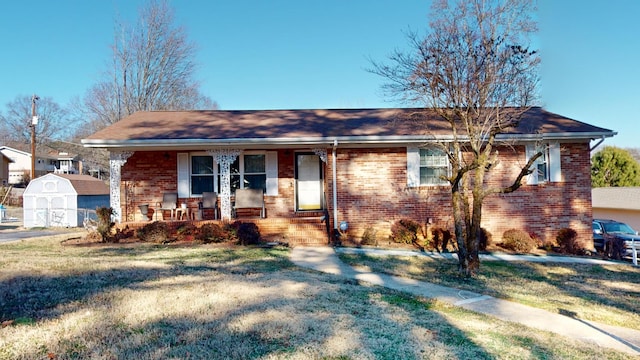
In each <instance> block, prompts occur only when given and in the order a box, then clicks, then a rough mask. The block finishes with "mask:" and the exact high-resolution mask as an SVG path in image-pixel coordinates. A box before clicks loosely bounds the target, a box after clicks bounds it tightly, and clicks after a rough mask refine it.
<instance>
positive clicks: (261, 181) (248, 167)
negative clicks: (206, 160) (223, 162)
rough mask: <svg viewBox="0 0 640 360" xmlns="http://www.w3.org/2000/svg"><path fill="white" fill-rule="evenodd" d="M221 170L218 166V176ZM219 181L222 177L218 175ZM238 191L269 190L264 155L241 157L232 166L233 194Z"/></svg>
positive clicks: (245, 155)
mask: <svg viewBox="0 0 640 360" xmlns="http://www.w3.org/2000/svg"><path fill="white" fill-rule="evenodd" d="M219 169H220V167H219V166H218V174H219V173H220V170H219ZM218 179H220V175H218ZM218 189H219V187H218ZM236 189H263V190H266V189H267V172H266V163H265V155H264V154H244V155H240V156H238V158H237V159H236V161H234V162H233V164H231V192H232V193H233V192H234V191H235V190H236ZM218 192H220V190H218Z"/></svg>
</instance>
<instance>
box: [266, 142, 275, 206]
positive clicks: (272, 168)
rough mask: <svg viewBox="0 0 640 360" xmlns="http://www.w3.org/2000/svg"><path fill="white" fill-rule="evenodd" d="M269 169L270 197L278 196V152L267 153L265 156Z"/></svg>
mask: <svg viewBox="0 0 640 360" xmlns="http://www.w3.org/2000/svg"><path fill="white" fill-rule="evenodd" d="M265 161H266V164H265V165H266V167H267V192H266V194H267V195H269V196H277V195H278V152H277V151H267V154H266V156H265Z"/></svg>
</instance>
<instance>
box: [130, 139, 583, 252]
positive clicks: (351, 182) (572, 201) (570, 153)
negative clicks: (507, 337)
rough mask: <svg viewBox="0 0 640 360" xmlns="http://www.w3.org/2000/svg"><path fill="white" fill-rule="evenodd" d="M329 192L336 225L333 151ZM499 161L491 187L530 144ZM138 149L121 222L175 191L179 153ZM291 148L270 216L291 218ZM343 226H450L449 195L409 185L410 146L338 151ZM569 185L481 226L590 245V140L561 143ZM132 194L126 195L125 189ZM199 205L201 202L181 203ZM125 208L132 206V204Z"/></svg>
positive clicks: (533, 195) (504, 206)
mask: <svg viewBox="0 0 640 360" xmlns="http://www.w3.org/2000/svg"><path fill="white" fill-rule="evenodd" d="M327 152H328V160H327V163H326V165H325V187H326V191H325V193H326V196H327V206H328V208H329V215H330V220H331V221H333V209H332V207H333V202H332V186H333V182H332V169H331V166H332V153H331V149H330V148H329V149H327ZM499 152H500V157H501V160H500V163H499V164H498V166H496V167H495V168H494V169H493V170H492V171H491V172H490V174H489V175H488V176H487V178H486V183H487V184H488V185H492V186H493V185H495V186H506V185H509V184H510V183H511V181H512V179H514V178H515V176H516V174H517V172H518V171H519V168H520V167H521V166H523V165H524V163H525V160H526V159H525V155H524V146H515V147H504V148H500V149H499ZM164 154H165V152H146V151H138V152H136V153H135V154H134V155H133V156H131V157H130V158H129V159H128V160H127V162H126V164H125V165H124V166H123V168H122V194H121V202H122V204H123V209H122V210H123V212H122V214H123V221H127V219H129V220H128V221H131V220H132V217H134V216H135V220H139V219H140V218H141V214H140V211H139V210H138V208H137V205H138V204H140V203H148V204H150V205H151V206H155V204H156V203H157V202H159V201H161V198H162V193H163V192H171V191H177V169H176V168H177V162H176V155H177V153H176V152H166V154H168V160H165V157H164ZM294 154H295V152H294V151H293V150H279V151H278V176H279V180H278V193H279V195H278V196H266V197H265V202H266V208H267V217H268V218H277V217H285V218H287V217H293V216H294V215H295V214H294V190H295V183H294V161H295V156H294ZM336 160H337V167H336V169H337V190H338V201H337V203H338V221H348V223H349V225H350V229H349V235H350V236H353V237H360V236H361V235H362V233H363V232H364V230H365V229H366V228H369V227H374V228H376V229H377V230H378V234H379V236H380V237H386V236H387V235H388V234H389V233H390V227H391V224H392V223H394V222H395V221H397V220H399V219H403V218H410V219H413V220H416V221H419V222H426V221H427V220H428V219H431V220H432V223H433V225H434V226H442V227H448V228H452V216H451V200H450V197H451V194H450V189H449V187H448V186H422V187H419V188H407V153H406V148H405V147H397V148H395V147H394V148H382V149H343V148H338V149H337V157H336ZM561 166H562V176H563V181H562V182H558V183H546V184H539V185H523V186H522V187H521V188H520V189H519V190H517V191H516V192H515V193H512V194H505V195H494V196H492V197H489V198H487V199H486V201H485V204H484V208H483V221H482V226H483V227H485V228H486V229H488V230H489V231H490V232H491V233H492V234H493V237H494V239H496V240H500V238H501V236H502V233H503V232H504V231H505V230H507V229H510V228H519V229H523V230H526V231H528V232H530V233H533V234H535V235H536V236H538V237H540V238H541V239H543V240H552V239H554V238H555V234H556V233H557V231H558V230H559V229H560V228H563V227H571V228H573V229H574V230H576V231H578V234H579V236H580V239H581V240H582V241H583V242H585V244H590V243H591V216H592V213H591V177H590V162H589V148H588V143H583V144H562V146H561ZM125 188H126V189H128V191H126V189H125ZM179 201H180V202H182V201H187V202H188V203H189V206H190V207H192V208H195V207H197V202H198V201H199V198H192V199H179ZM127 204H129V205H128V206H127Z"/></svg>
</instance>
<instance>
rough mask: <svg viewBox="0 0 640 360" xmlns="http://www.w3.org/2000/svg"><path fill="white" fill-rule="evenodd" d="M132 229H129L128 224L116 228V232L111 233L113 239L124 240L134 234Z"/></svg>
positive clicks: (115, 240)
mask: <svg viewBox="0 0 640 360" xmlns="http://www.w3.org/2000/svg"><path fill="white" fill-rule="evenodd" d="M134 233H135V232H134V231H133V229H130V228H129V226H125V227H124V229H116V233H115V234H113V236H112V237H113V241H114V242H120V240H124V239H127V238H130V237H133V235H134Z"/></svg>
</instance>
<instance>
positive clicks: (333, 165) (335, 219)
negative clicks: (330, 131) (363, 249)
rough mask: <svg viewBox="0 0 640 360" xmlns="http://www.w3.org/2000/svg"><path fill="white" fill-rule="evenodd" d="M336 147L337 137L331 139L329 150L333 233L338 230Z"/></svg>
mask: <svg viewBox="0 0 640 360" xmlns="http://www.w3.org/2000/svg"><path fill="white" fill-rule="evenodd" d="M337 148H338V139H334V140H333V150H332V152H331V173H332V177H333V186H332V187H331V188H332V190H333V233H334V234H335V233H336V232H337V230H338V188H337V185H338V184H337V179H336V176H337V171H336V149H337Z"/></svg>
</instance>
